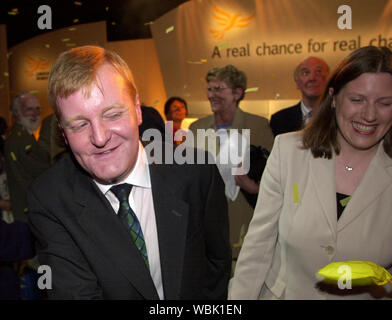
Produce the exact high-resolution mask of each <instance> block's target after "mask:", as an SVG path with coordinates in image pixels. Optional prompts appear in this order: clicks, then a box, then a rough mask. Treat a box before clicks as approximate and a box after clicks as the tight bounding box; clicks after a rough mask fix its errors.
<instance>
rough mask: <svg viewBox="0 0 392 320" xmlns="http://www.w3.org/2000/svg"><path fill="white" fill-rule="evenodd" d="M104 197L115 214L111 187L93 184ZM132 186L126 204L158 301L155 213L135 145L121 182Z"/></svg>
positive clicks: (145, 164) (144, 158) (144, 160)
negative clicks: (140, 234)
mask: <svg viewBox="0 0 392 320" xmlns="http://www.w3.org/2000/svg"><path fill="white" fill-rule="evenodd" d="M94 182H95V183H96V184H97V186H98V188H99V189H100V190H101V191H102V193H103V194H104V195H105V197H106V198H107V199H108V200H109V202H110V204H111V205H112V207H113V209H114V211H115V212H116V213H118V210H119V208H120V202H119V201H118V199H117V197H116V196H115V195H114V194H113V193H112V192H111V191H110V188H111V187H112V186H113V185H103V184H100V183H98V182H97V181H94ZM122 183H129V184H131V185H133V188H132V191H131V193H130V194H129V204H130V206H131V208H132V210H133V211H134V212H135V214H136V216H137V218H138V220H139V223H140V226H141V228H142V231H143V236H144V241H145V243H146V248H147V255H148V262H149V265H150V274H151V277H152V280H153V281H154V284H155V288H156V290H157V292H158V295H159V298H160V299H161V300H163V299H164V296H163V287H162V274H161V262H160V256H159V245H158V233H157V226H156V221H155V210H154V203H153V198H152V189H151V179H150V171H149V168H148V161H147V155H146V152H145V150H144V148H143V146H142V144H141V143H140V142H139V150H138V156H137V160H136V164H135V167H134V168H133V170H132V172H131V173H130V174H129V176H128V177H127V178H126V179H125V180H123V181H121V183H118V184H122Z"/></svg>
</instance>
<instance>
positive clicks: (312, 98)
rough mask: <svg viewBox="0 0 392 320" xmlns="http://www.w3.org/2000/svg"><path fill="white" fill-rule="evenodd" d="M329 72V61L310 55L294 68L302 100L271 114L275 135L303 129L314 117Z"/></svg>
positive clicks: (271, 123) (295, 79) (271, 124)
mask: <svg viewBox="0 0 392 320" xmlns="http://www.w3.org/2000/svg"><path fill="white" fill-rule="evenodd" d="M328 74H329V67H328V65H327V63H326V62H325V61H324V60H322V59H320V58H317V57H308V58H306V59H305V60H303V61H301V63H300V64H299V65H298V66H297V68H295V70H294V81H295V83H296V85H297V89H298V90H299V91H301V96H302V98H301V101H300V102H299V103H297V104H296V105H294V106H292V107H288V108H286V109H283V110H280V111H278V112H276V113H274V114H273V115H272V116H271V120H270V126H271V129H272V133H273V134H274V136H277V135H278V134H281V133H286V132H292V131H298V130H301V129H302V128H303V127H304V125H305V124H306V123H307V122H308V121H309V119H310V118H311V117H312V115H313V112H314V111H315V110H316V108H317V107H318V105H319V103H320V98H321V95H322V94H323V92H324V90H325V86H326V84H327V80H328Z"/></svg>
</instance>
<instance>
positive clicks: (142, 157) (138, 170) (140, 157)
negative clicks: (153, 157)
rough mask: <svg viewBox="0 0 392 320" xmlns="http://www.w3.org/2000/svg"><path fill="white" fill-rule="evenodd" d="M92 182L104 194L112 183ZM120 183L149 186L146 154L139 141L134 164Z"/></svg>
mask: <svg viewBox="0 0 392 320" xmlns="http://www.w3.org/2000/svg"><path fill="white" fill-rule="evenodd" d="M94 182H95V183H96V185H97V186H98V188H99V189H100V190H101V192H102V193H103V194H105V193H106V192H107V191H108V190H109V189H110V188H111V187H112V186H113V185H114V184H110V185H108V184H101V183H99V182H97V181H95V180H94ZM121 183H129V184H132V185H134V186H138V187H142V188H151V179H150V170H149V168H148V161H147V155H146V151H145V150H144V148H143V145H142V144H141V142H140V141H139V150H138V154H137V159H136V163H135V166H134V168H133V169H132V171H131V173H130V174H129V175H128V177H126V178H125V179H124V180H123V181H121ZM116 184H120V183H116Z"/></svg>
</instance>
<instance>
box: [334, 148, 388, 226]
mask: <svg viewBox="0 0 392 320" xmlns="http://www.w3.org/2000/svg"><path fill="white" fill-rule="evenodd" d="M391 183H392V160H391V159H390V158H389V157H388V156H387V155H386V154H385V152H384V150H383V146H382V143H380V145H379V147H378V150H377V153H376V155H375V156H374V158H373V159H372V161H371V162H370V164H369V167H368V169H367V170H366V172H365V175H364V176H363V178H362V181H361V182H360V184H359V186H358V187H357V189H356V190H355V192H354V194H353V196H352V198H351V200H350V201H349V203H348V205H347V207H346V208H345V209H344V211H343V214H342V216H341V217H340V219H339V221H338V231H340V230H342V229H343V228H344V227H345V226H347V225H348V224H349V223H351V222H352V221H353V220H354V219H356V218H358V217H359V216H360V215H361V214H362V213H364V211H365V210H366V209H367V207H368V206H369V205H370V204H371V203H372V202H374V201H377V198H379V197H380V195H381V193H383V192H384V190H385V189H386V188H387V187H389V186H390V185H391ZM369 191H371V192H369Z"/></svg>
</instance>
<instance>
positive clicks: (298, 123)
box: [292, 102, 304, 130]
mask: <svg viewBox="0 0 392 320" xmlns="http://www.w3.org/2000/svg"><path fill="white" fill-rule="evenodd" d="M292 119H293V121H295V128H296V130H301V129H303V126H304V121H303V115H302V110H301V102H299V103H298V104H297V106H296V107H295V108H294V116H293V118H292Z"/></svg>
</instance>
